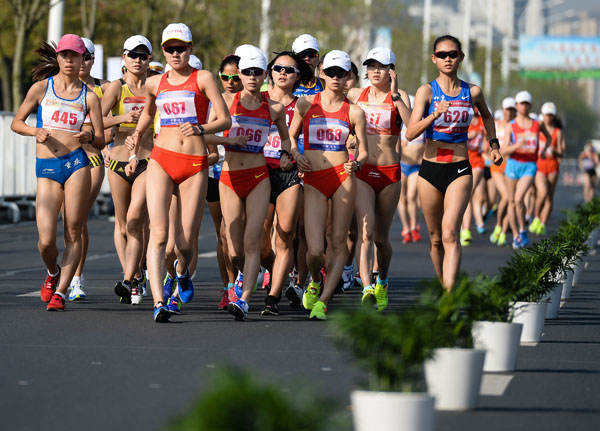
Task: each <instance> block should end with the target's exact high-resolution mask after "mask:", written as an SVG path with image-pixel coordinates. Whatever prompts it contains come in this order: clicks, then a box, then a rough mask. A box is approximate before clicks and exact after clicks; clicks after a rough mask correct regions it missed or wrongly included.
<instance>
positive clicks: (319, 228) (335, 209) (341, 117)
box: [290, 50, 368, 320]
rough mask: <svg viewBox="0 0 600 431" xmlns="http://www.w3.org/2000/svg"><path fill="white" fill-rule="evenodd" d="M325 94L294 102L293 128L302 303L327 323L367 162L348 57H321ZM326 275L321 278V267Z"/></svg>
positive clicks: (335, 54)
mask: <svg viewBox="0 0 600 431" xmlns="http://www.w3.org/2000/svg"><path fill="white" fill-rule="evenodd" d="M323 72H324V75H325V77H326V78H325V82H326V86H325V90H324V91H323V92H321V93H317V94H315V95H314V96H308V97H305V98H304V97H303V98H301V99H300V100H298V102H297V103H296V111H295V113H294V118H293V120H292V124H291V125H290V137H291V140H292V155H293V156H294V159H296V162H297V164H298V169H299V170H301V171H302V172H304V224H305V226H306V229H305V234H306V242H307V245H308V253H307V262H308V268H309V271H310V274H311V278H312V280H311V282H310V283H309V285H308V288H307V289H306V291H305V292H304V295H303V297H302V305H303V306H304V308H306V309H307V310H311V312H310V318H311V319H319V320H325V319H326V318H327V315H326V313H327V304H328V303H329V301H330V300H331V298H332V296H333V293H334V292H335V288H336V286H337V284H338V282H339V280H340V277H341V276H342V271H343V270H344V264H345V262H346V257H347V255H348V247H347V244H346V239H347V237H348V229H349V227H350V220H351V217H352V215H353V213H354V211H353V210H354V201H355V198H356V178H355V175H354V172H356V171H357V170H360V168H361V166H362V164H364V163H365V162H366V161H367V158H368V153H367V134H366V120H365V113H364V111H363V110H362V109H360V108H359V107H358V106H356V105H355V104H353V103H351V102H350V101H349V100H348V99H347V98H346V96H345V95H344V85H345V83H346V80H347V79H348V77H349V74H350V57H349V56H348V54H347V53H346V52H344V51H339V50H333V51H330V52H329V53H328V54H327V55H326V56H325V58H324V59H323ZM301 130H302V131H303V134H304V154H301V153H300V151H299V150H298V140H297V139H298V136H299V134H300V131H301ZM352 131H353V132H354V133H355V135H356V150H355V155H356V157H355V158H354V157H350V155H349V154H348V149H347V140H348V135H349V134H350V133H351V132H352ZM329 201H331V243H330V244H327V248H328V249H331V255H330V259H328V260H329V261H328V262H325V258H324V256H323V253H324V251H325V244H324V238H325V227H326V221H327V217H328V212H329V211H328V208H329ZM323 267H325V269H326V272H327V277H325V279H323V278H324V277H323V274H322V273H321V268H323Z"/></svg>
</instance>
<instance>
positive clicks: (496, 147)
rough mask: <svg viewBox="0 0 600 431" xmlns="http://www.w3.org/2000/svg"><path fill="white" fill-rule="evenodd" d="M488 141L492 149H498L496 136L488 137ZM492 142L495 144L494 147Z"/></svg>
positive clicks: (498, 142)
mask: <svg viewBox="0 0 600 431" xmlns="http://www.w3.org/2000/svg"><path fill="white" fill-rule="evenodd" d="M488 142H489V144H490V148H491V149H492V150H499V149H500V141H499V140H498V139H497V138H493V139H490V140H489V141H488ZM494 144H496V146H495V147H494Z"/></svg>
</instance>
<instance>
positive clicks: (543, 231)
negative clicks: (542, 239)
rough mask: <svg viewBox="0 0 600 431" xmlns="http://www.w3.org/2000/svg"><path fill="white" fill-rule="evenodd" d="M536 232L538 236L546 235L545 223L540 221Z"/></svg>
mask: <svg viewBox="0 0 600 431" xmlns="http://www.w3.org/2000/svg"><path fill="white" fill-rule="evenodd" d="M536 234H537V235H538V236H541V235H546V225H545V224H544V223H542V222H540V224H539V225H538V228H537V231H536Z"/></svg>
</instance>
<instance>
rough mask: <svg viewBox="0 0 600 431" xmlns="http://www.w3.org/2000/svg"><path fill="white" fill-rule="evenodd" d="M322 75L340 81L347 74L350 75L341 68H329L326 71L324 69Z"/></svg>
mask: <svg viewBox="0 0 600 431" xmlns="http://www.w3.org/2000/svg"><path fill="white" fill-rule="evenodd" d="M323 73H324V74H325V75H327V76H328V77H330V78H338V79H341V78H345V77H346V76H348V73H350V72H348V71H347V70H344V69H342V68H341V67H330V68H328V69H325V70H324V71H323Z"/></svg>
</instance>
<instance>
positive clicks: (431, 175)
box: [419, 160, 473, 193]
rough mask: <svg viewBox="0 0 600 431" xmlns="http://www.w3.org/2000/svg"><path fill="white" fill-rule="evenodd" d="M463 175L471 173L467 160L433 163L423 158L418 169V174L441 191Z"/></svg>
mask: <svg viewBox="0 0 600 431" xmlns="http://www.w3.org/2000/svg"><path fill="white" fill-rule="evenodd" d="M465 175H471V176H472V175H473V170H472V169H471V164H470V163H469V160H463V161H461V162H454V163H434V162H430V161H427V160H423V163H421V169H419V176H420V177H421V178H423V179H424V180H427V181H428V182H429V183H430V184H431V185H432V186H433V187H435V188H436V189H438V190H439V191H440V192H442V193H446V190H447V189H448V186H449V185H450V184H451V183H452V182H453V181H454V180H455V179H457V178H460V177H463V176H465Z"/></svg>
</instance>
